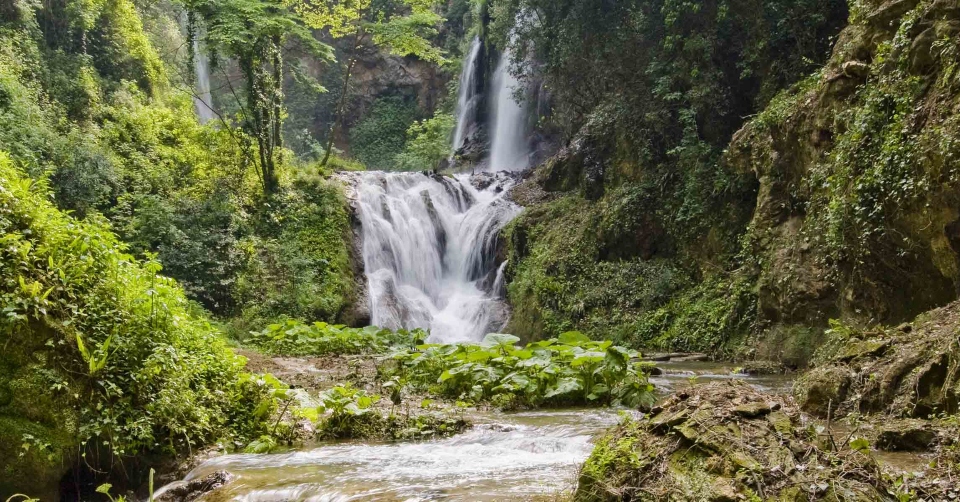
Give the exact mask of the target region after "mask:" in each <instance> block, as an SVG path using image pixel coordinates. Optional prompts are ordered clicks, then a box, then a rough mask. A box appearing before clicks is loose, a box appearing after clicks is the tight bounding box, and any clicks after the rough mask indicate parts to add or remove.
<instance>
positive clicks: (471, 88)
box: [450, 37, 480, 156]
mask: <svg viewBox="0 0 960 502" xmlns="http://www.w3.org/2000/svg"><path fill="white" fill-rule="evenodd" d="M479 57H480V39H479V38H478V37H474V38H473V42H471V43H470V52H469V53H468V54H467V59H466V61H464V64H463V71H462V72H460V92H459V94H458V96H457V128H456V129H455V130H454V132H453V152H452V153H451V154H450V155H451V156H453V153H455V152H456V151H457V150H458V149H459V148H460V147H462V146H463V142H464V140H465V139H466V136H467V133H468V131H469V130H470V127H471V126H472V125H473V124H474V122H476V111H477V110H476V109H477V101H479V99H480V95H479V94H478V93H477V60H478V59H479Z"/></svg>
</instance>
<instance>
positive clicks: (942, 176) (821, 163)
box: [724, 0, 960, 324]
mask: <svg viewBox="0 0 960 502" xmlns="http://www.w3.org/2000/svg"><path fill="white" fill-rule="evenodd" d="M862 10H863V12H862V13H861V14H859V15H857V16H855V17H854V22H853V23H852V24H851V25H850V26H849V27H847V28H846V29H845V30H844V31H843V32H842V33H841V35H840V37H839V39H838V41H837V43H836V45H835V48H834V52H833V56H832V58H831V60H830V61H829V63H828V64H827V66H826V67H825V68H823V70H822V71H821V72H820V73H818V74H816V75H814V76H812V77H810V78H809V79H807V80H806V81H805V82H802V83H801V84H798V85H797V86H796V87H795V89H794V90H792V91H791V92H788V93H786V94H784V95H782V96H781V97H779V98H777V99H775V100H774V101H773V103H771V105H770V106H769V107H768V109H767V110H766V111H764V112H763V113H762V114H761V115H760V116H759V117H758V118H757V119H755V120H753V121H752V122H750V123H749V124H747V125H746V126H745V127H744V128H743V129H742V130H740V131H739V132H738V133H737V134H736V135H735V136H734V138H733V141H732V142H731V144H730V147H729V148H728V150H727V153H726V155H725V157H724V162H725V163H726V164H727V165H729V166H731V167H733V168H735V169H738V170H740V171H741V172H744V173H752V174H753V175H755V176H756V178H757V180H758V182H759V190H758V197H757V201H756V207H755V212H754V217H753V221H752V222H751V234H752V235H751V238H752V239H753V248H752V249H751V253H752V254H753V255H754V257H755V258H756V262H757V263H760V264H761V265H760V267H758V269H757V272H758V292H759V295H758V297H759V299H758V302H759V310H760V313H761V315H762V317H763V318H764V319H765V320H769V321H770V322H773V323H783V324H791V323H799V324H822V323H823V322H824V321H825V319H826V318H829V317H839V316H843V317H847V318H858V319H862V320H864V321H868V320H870V321H872V322H876V321H881V322H890V323H896V322H900V321H902V320H905V319H909V318H910V317H913V316H915V315H917V314H919V313H920V312H923V311H925V310H928V309H930V308H933V307H937V306H942V305H944V304H946V303H947V302H949V301H951V300H953V299H955V298H956V296H957V291H958V286H960V265H958V264H960V245H958V244H960V239H958V236H960V233H958V229H960V220H958V216H960V212H958V200H960V176H958V173H957V171H956V169H957V168H956V161H955V160H953V161H951V160H949V159H951V158H952V157H953V156H955V155H957V151H958V145H957V142H956V140H947V139H946V138H947V137H952V138H956V137H958V136H960V122H958V120H957V117H958V115H960V92H958V89H957V88H956V86H955V84H947V83H946V80H944V79H947V80H951V79H955V78H956V77H955V75H953V73H952V72H953V71H954V70H953V69H952V68H953V67H954V66H955V64H956V61H957V51H956V47H957V44H956V41H957V40H958V39H960V9H958V8H957V5H956V3H955V2H942V1H919V0H900V1H889V2H879V1H868V2H864V3H863V5H862ZM934 39H935V40H944V41H946V40H951V42H949V43H948V45H950V46H951V47H952V49H951V51H949V53H948V52H936V51H935V50H933V49H932V44H933V42H932V40H934ZM943 43H946V42H943ZM909 82H913V84H910V83H909Z"/></svg>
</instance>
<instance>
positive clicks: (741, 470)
mask: <svg viewBox="0 0 960 502" xmlns="http://www.w3.org/2000/svg"><path fill="white" fill-rule="evenodd" d="M887 488H888V487H887V486H886V482H885V481H884V480H883V477H882V475H881V473H880V469H879V467H878V466H877V464H876V462H874V461H872V460H871V459H870V458H869V457H868V456H867V455H865V454H862V453H860V452H856V451H852V450H850V449H847V450H845V451H836V452H834V451H828V450H826V449H825V448H822V447H821V446H819V443H818V441H817V437H816V433H815V432H812V429H808V428H805V427H804V426H803V424H802V422H801V420H800V413H799V410H798V409H797V408H796V407H795V406H794V405H793V404H792V403H791V402H790V401H789V400H784V399H782V398H778V397H773V396H769V395H765V394H762V393H760V392H757V391H756V390H754V389H752V388H751V387H750V386H748V385H747V384H745V383H743V382H721V383H712V384H709V385H704V386H699V387H694V388H691V389H688V390H684V391H680V392H678V393H676V394H674V395H673V396H671V397H669V398H668V399H667V400H666V401H664V402H663V403H662V404H661V405H660V406H658V407H656V408H654V410H653V411H652V413H651V415H650V416H649V417H648V418H645V419H642V420H639V421H635V422H628V423H626V424H624V425H621V426H620V427H619V428H617V429H616V430H615V431H614V432H613V433H611V434H610V435H608V436H606V437H605V438H603V439H601V440H600V441H599V442H598V444H597V447H596V448H595V449H594V451H593V454H592V455H591V456H590V458H589V459H588V460H587V462H586V464H585V465H584V466H583V469H582V470H581V475H580V482H579V486H578V488H577V491H576V494H575V497H574V498H575V500H578V501H595V500H676V501H680V500H703V501H715V502H720V501H731V502H732V501H737V500H780V501H798V502H799V501H806V500H845V501H853V500H862V501H868V500H870V501H874V500H888V499H890V496H889V495H888V494H887V491H886V490H887Z"/></svg>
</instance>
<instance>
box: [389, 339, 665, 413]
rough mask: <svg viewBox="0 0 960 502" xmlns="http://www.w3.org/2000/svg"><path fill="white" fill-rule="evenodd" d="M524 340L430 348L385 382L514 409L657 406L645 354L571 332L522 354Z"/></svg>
mask: <svg viewBox="0 0 960 502" xmlns="http://www.w3.org/2000/svg"><path fill="white" fill-rule="evenodd" d="M517 341H519V338H517V337H515V336H512V335H502V334H491V335H487V337H486V338H485V339H484V340H483V342H482V343H480V344H457V345H422V346H419V347H417V350H403V351H399V352H397V353H395V354H393V355H392V356H391V357H390V362H391V363H392V364H389V365H388V364H385V365H383V366H381V367H380V368H379V371H380V376H381V378H383V379H389V378H392V377H394V376H396V377H398V378H399V380H400V381H401V382H406V383H407V384H409V385H413V386H416V387H420V388H424V389H428V390H430V391H431V392H434V393H437V394H439V395H443V396H446V397H449V398H454V399H466V400H470V401H474V402H478V401H483V400H490V401H492V402H494V403H497V404H500V405H508V406H562V405H589V404H593V405H624V406H637V405H639V404H650V403H651V402H652V399H653V393H652V392H653V387H652V386H651V385H650V384H649V383H647V379H646V375H645V374H644V372H643V365H642V363H640V362H639V360H638V359H639V357H640V355H639V353H637V352H636V351H632V350H628V349H625V348H623V347H619V346H615V345H613V344H612V343H611V342H609V341H606V342H594V341H591V340H590V339H589V338H587V337H586V336H585V335H583V334H581V333H578V332H568V333H564V334H562V335H560V337H559V338H551V339H548V340H543V341H540V342H535V343H531V344H528V345H527V346H525V347H519V346H517V345H515V343H516V342H517Z"/></svg>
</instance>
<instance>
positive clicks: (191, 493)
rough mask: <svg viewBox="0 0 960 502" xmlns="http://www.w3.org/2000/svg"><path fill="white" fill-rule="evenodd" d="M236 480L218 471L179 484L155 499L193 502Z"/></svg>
mask: <svg viewBox="0 0 960 502" xmlns="http://www.w3.org/2000/svg"><path fill="white" fill-rule="evenodd" d="M235 478H236V476H234V475H233V474H230V473H229V472H227V471H217V472H214V473H213V474H210V475H208V476H205V477H203V478H200V479H194V480H191V481H186V482H181V483H177V485H176V486H173V487H171V488H169V489H167V490H165V491H163V492H162V493H160V495H159V496H157V497H155V498H154V500H156V502H192V501H194V500H197V499H199V498H200V497H202V496H204V495H206V494H209V493H210V492H212V491H214V490H216V489H218V488H220V487H223V486H225V485H227V484H228V483H230V482H231V481H233V480H234V479H235Z"/></svg>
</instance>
